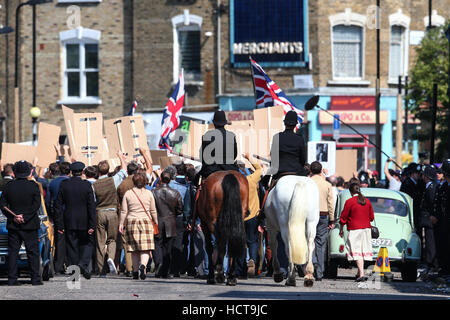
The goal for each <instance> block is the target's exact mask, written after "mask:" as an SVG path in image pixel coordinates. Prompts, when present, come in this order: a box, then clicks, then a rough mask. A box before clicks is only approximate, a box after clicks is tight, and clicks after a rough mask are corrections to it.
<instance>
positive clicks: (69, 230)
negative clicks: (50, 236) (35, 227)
mask: <svg viewBox="0 0 450 320" xmlns="http://www.w3.org/2000/svg"><path fill="white" fill-rule="evenodd" d="M83 169H84V164H83V163H82V162H74V163H72V164H71V165H70V171H71V172H72V177H71V178H70V179H67V180H64V181H63V182H61V186H60V188H59V193H58V197H57V199H56V202H55V205H54V209H55V225H56V229H57V230H58V233H59V234H65V236H66V248H67V256H68V260H69V265H76V266H79V267H80V270H81V273H82V274H83V276H84V277H85V278H86V279H90V278H91V270H88V269H89V263H90V261H91V257H92V250H93V249H94V230H95V228H96V216H95V199H94V191H93V189H92V185H91V183H90V182H89V181H86V180H82V179H81V175H82V173H83Z"/></svg>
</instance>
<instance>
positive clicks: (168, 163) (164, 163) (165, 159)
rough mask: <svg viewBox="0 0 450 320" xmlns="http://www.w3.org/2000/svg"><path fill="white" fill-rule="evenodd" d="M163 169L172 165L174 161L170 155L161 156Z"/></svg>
mask: <svg viewBox="0 0 450 320" xmlns="http://www.w3.org/2000/svg"><path fill="white" fill-rule="evenodd" d="M159 161H160V163H161V164H160V166H161V170H164V169H165V168H167V167H168V166H171V165H172V161H171V160H170V157H161V158H159Z"/></svg>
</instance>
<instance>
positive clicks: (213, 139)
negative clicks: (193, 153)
mask: <svg viewBox="0 0 450 320" xmlns="http://www.w3.org/2000/svg"><path fill="white" fill-rule="evenodd" d="M213 124H214V128H215V129H213V130H209V131H208V132H206V133H205V134H204V135H203V137H202V147H201V150H200V159H201V160H202V169H201V170H200V172H199V173H198V174H197V176H196V180H195V181H196V183H195V185H198V182H199V177H200V176H201V177H202V178H203V179H206V178H207V177H208V176H209V175H210V174H211V173H213V172H216V171H222V170H236V171H239V168H238V166H237V165H236V163H235V161H236V158H237V152H238V151H237V143H236V136H235V135H234V133H232V132H230V131H227V130H225V125H227V124H228V125H229V124H230V123H229V122H228V121H227V119H226V117H225V112H224V111H222V110H219V111H216V112H215V113H214V118H213Z"/></svg>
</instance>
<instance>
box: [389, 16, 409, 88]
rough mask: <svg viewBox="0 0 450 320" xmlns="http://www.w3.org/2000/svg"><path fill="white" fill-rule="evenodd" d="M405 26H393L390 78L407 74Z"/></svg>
mask: <svg viewBox="0 0 450 320" xmlns="http://www.w3.org/2000/svg"><path fill="white" fill-rule="evenodd" d="M405 33H406V32H405V28H404V27H402V26H398V25H394V26H391V41H390V48H389V78H391V79H393V80H395V79H398V77H399V76H404V75H405V48H406V45H405Z"/></svg>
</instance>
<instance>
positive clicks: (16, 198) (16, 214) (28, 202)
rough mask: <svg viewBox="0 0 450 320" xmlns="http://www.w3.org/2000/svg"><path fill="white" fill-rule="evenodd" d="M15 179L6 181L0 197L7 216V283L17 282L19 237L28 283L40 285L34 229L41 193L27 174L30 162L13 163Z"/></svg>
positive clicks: (38, 224)
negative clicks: (29, 281)
mask: <svg viewBox="0 0 450 320" xmlns="http://www.w3.org/2000/svg"><path fill="white" fill-rule="evenodd" d="M13 170H14V175H15V177H16V180H13V181H11V182H9V183H8V184H7V185H6V187H5V190H4V191H3V193H2V195H1V197H0V208H1V210H2V212H3V214H4V215H5V216H6V217H7V218H8V222H7V228H8V285H10V286H15V285H19V283H18V281H17V278H18V270H17V259H18V256H19V250H20V246H21V245H22V241H23V242H25V248H26V251H27V256H28V262H29V264H30V274H31V284H32V285H42V281H41V277H40V275H39V244H38V239H39V237H38V230H39V227H40V220H39V208H40V207H41V193H40V191H39V187H38V185H37V183H36V182H34V181H32V180H27V178H28V177H31V165H30V164H29V163H28V162H26V161H19V162H16V163H15V164H14V167H13Z"/></svg>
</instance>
